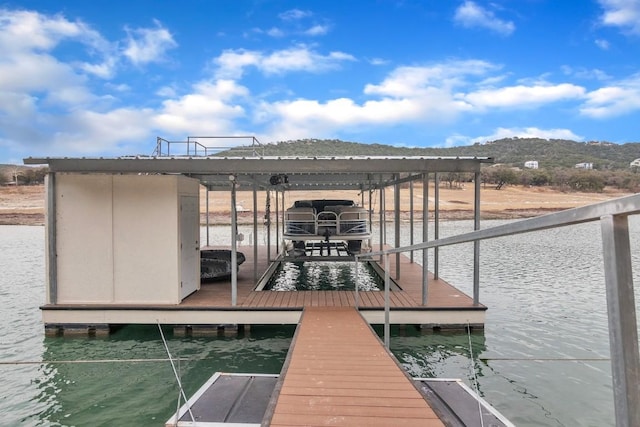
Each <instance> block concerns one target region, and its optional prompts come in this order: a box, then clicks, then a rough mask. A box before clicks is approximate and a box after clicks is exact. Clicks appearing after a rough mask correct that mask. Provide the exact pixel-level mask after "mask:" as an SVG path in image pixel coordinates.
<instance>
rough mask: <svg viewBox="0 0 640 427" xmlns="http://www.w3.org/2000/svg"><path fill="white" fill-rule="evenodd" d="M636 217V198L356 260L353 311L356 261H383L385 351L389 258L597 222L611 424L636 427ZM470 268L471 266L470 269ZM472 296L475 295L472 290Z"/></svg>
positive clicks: (639, 390) (639, 204)
mask: <svg viewBox="0 0 640 427" xmlns="http://www.w3.org/2000/svg"><path fill="white" fill-rule="evenodd" d="M639 213H640V193H639V194H635V195H632V196H628V197H622V198H619V199H614V200H609V201H606V202H601V203H596V204H593V205H589V206H584V207H580V208H575V209H568V210H565V211H561V212H556V213H552V214H548V215H543V216H539V217H535V218H530V219H525V220H520V221H516V222H512V223H509V224H504V225H500V226H496V227H491V228H487V229H484V230H476V231H472V232H469V233H464V234H459V235H456V236H451V237H447V238H442V239H437V240H432V241H429V242H423V243H419V244H415V245H410V246H404V247H398V248H391V249H387V250H382V251H378V252H370V253H367V254H361V255H357V256H356V257H355V261H356V293H355V300H356V308H357V307H358V291H357V289H358V288H357V283H358V269H359V268H358V262H359V261H360V260H370V259H372V258H373V257H378V256H381V257H383V259H384V271H385V286H384V301H385V307H384V313H385V314H384V318H385V325H384V344H385V346H386V347H387V348H388V347H389V317H390V302H389V287H390V277H389V256H390V255H391V254H397V253H402V252H409V251H416V250H425V251H426V250H427V249H431V248H439V247H441V246H449V245H457V244H460V243H468V242H479V241H482V240H486V239H493V238H498V237H506V236H512V235H515V234H522V233H530V232H534V231H541V230H547V229H551V228H559V227H565V226H570V225H576V224H582V223H586V222H594V221H600V228H601V232H602V250H603V259H604V278H605V287H606V297H607V316H608V323H609V342H610V349H611V361H612V363H611V364H612V368H611V369H612V377H613V393H614V402H615V414H616V425H617V426H624V427H633V426H640V354H639V352H638V327H637V320H636V306H635V298H634V289H633V271H632V263H631V245H630V239H629V222H628V217H629V216H630V215H637V214H639ZM476 262H477V261H476ZM476 267H477V266H475V265H474V268H476ZM423 291H424V290H423ZM475 292H476V290H475V289H474V293H475ZM474 300H475V301H477V300H478V295H474Z"/></svg>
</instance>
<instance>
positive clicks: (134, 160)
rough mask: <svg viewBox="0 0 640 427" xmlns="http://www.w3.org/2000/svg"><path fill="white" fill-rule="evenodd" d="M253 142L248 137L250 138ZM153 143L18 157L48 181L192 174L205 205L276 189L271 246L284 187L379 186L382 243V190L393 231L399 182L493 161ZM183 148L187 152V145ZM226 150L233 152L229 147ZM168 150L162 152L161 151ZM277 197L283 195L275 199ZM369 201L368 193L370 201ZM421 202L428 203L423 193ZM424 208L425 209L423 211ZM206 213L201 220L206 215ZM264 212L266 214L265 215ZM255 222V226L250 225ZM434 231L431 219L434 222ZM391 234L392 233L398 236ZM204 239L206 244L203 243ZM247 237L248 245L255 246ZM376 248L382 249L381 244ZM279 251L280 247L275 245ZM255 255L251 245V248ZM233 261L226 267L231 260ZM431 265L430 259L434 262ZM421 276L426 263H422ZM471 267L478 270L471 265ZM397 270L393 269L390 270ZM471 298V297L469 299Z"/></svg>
mask: <svg viewBox="0 0 640 427" xmlns="http://www.w3.org/2000/svg"><path fill="white" fill-rule="evenodd" d="M198 138H200V139H201V138H203V137H190V138H189V140H188V142H187V147H188V146H189V145H188V144H191V140H192V139H193V141H197V140H198ZM252 140H255V138H253V139H252ZM158 141H159V142H158V144H159V146H158V148H157V150H156V151H157V152H156V153H155V154H156V155H154V156H128V157H119V158H31V157H30V158H27V159H24V163H25V164H30V165H35V164H47V165H48V166H49V172H50V173H49V178H50V182H51V183H53V182H54V181H55V175H56V174H57V173H88V174H103V173H107V174H109V173H111V174H183V175H186V176H190V177H192V178H196V179H198V180H199V181H200V182H201V184H202V185H204V186H205V187H206V188H207V206H208V205H209V203H208V192H209V191H231V192H232V196H235V191H236V190H237V188H239V187H242V188H251V189H253V191H254V206H255V205H256V201H255V193H256V192H257V191H266V192H267V194H270V192H271V191H275V194H276V236H275V242H276V248H277V247H278V243H279V236H280V235H281V230H279V221H280V219H279V218H278V215H279V214H280V213H281V212H284V208H282V210H280V206H279V202H280V200H279V199H280V197H279V194H280V193H283V192H284V191H288V192H293V191H313V190H357V191H360V192H364V191H369V192H370V193H371V191H374V190H378V191H379V193H380V206H379V208H380V213H379V214H380V224H381V227H380V233H381V242H380V243H381V245H382V244H384V241H385V240H386V218H385V215H386V209H385V203H386V201H385V188H387V187H394V188H396V191H395V197H396V201H395V202H394V205H395V206H394V211H395V215H394V217H395V218H394V221H395V222H396V230H397V228H398V224H399V221H400V218H399V212H398V209H399V187H400V184H403V183H408V182H412V181H415V180H420V179H422V180H423V183H424V184H428V177H429V174H435V177H436V180H437V176H438V173H440V172H464V173H473V174H475V176H476V179H477V177H478V176H479V173H480V168H481V166H482V165H483V164H490V163H493V159H492V158H490V157H420V156H409V157H396V156H389V157H387V156H351V157H337V156H331V157H329V156H316V157H265V156H250V157H237V156H233V157H231V156H210V155H206V156H205V155H196V153H205V152H206V151H204V150H201V151H199V152H196V151H195V150H192V151H190V152H189V153H190V154H189V155H175V156H174V155H171V156H166V155H163V154H165V153H163V151H162V149H161V148H159V147H160V145H161V144H162V142H163V141H165V142H166V140H164V139H162V138H159V140H158ZM187 151H188V150H187ZM232 153H233V152H232ZM166 154H168V153H166ZM274 176H277V177H286V179H283V180H278V182H277V183H276V184H275V185H274V180H272V178H273V177H274ZM475 186H476V188H477V190H476V197H477V198H479V183H476V184H475ZM49 189H50V191H51V192H53V191H55V189H54V188H53V185H52V184H50V185H49ZM437 194H438V193H437V187H436V218H437V216H438V212H437V209H438V208H437V206H438V200H437V197H438V196H437ZM52 197H53V196H52V195H51V194H50V195H49V206H48V207H49V210H48V221H49V228H48V230H49V231H48V239H49V242H50V243H49V245H50V248H54V250H49V251H48V253H49V255H48V263H49V280H48V283H49V291H50V292H51V294H52V299H51V301H55V292H56V286H57V273H56V271H57V269H56V266H57V257H56V253H55V241H56V227H55V216H56V206H55V203H53V202H52V201H51V198H52ZM282 200H283V202H284V197H282ZM370 203H371V198H370ZM424 203H425V205H424V207H426V208H428V205H427V201H426V198H425V200H424ZM475 206H476V208H478V207H479V206H480V201H479V199H478V200H476V202H475ZM231 212H232V221H233V224H232V243H233V244H232V254H236V251H237V248H236V238H237V234H236V226H235V221H236V219H237V213H236V212H235V203H232V206H231ZM426 212H427V209H425V213H426ZM208 214H209V213H208V212H207V221H208V217H209V215H208ZM475 214H476V219H477V221H478V220H479V210H478V209H477V210H476V213H475ZM268 216H269V217H270V213H269V214H268ZM427 220H428V214H425V215H424V219H423V227H424V228H425V229H426V228H427ZM266 221H267V245H268V246H269V249H268V261H269V262H270V261H271V260H272V257H271V253H270V251H271V248H270V247H271V220H270V218H267V219H266ZM256 222H257V217H256V210H255V209H254V224H255V223H256ZM255 227H256V226H255V225H254V228H255ZM436 230H437V224H436ZM397 234H398V233H396V235H397ZM207 243H208V242H207ZM255 244H256V243H255V242H254V246H255ZM395 245H396V246H398V245H399V240H398V237H396V241H395ZM381 249H382V246H381ZM277 250H279V248H278V249H277ZM254 253H255V248H254ZM256 262H257V256H256V257H254V263H256ZM232 265H233V264H232ZM436 265H437V260H436ZM423 269H424V274H425V276H426V270H427V266H426V263H425V265H424V266H423ZM476 270H477V269H476ZM396 275H399V272H396ZM475 297H476V298H475V300H476V301H477V296H475ZM236 298H237V277H236V275H235V274H232V305H235V304H236ZM423 302H424V304H426V295H425V297H424V298H423Z"/></svg>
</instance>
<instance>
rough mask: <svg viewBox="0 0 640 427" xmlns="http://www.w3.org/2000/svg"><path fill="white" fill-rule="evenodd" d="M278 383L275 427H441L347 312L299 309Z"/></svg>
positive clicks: (379, 345)
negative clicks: (306, 426) (301, 426)
mask: <svg viewBox="0 0 640 427" xmlns="http://www.w3.org/2000/svg"><path fill="white" fill-rule="evenodd" d="M280 378H281V383H280V384H279V385H278V386H276V391H277V390H278V388H279V393H277V392H276V393H274V396H273V397H272V407H271V410H272V412H271V413H269V412H268V413H267V415H266V417H265V422H266V424H269V425H271V426H274V427H275V426H294V425H295V426H300V425H314V426H324V425H331V426H367V427H374V426H390V425H393V426H403V425H406V426H442V425H443V423H442V422H441V421H440V419H439V418H438V416H437V415H436V414H435V412H434V411H433V409H432V408H431V407H430V406H429V404H428V403H427V402H426V401H425V399H424V398H423V396H422V395H421V394H420V392H419V391H418V390H417V389H416V387H415V386H414V384H413V382H412V380H411V379H410V378H409V377H408V376H407V374H406V373H405V372H404V371H403V370H402V368H401V367H400V366H399V365H398V364H397V363H396V361H395V359H394V358H393V357H392V356H391V354H390V353H389V352H388V351H387V349H385V348H384V346H383V345H382V343H381V342H380V340H379V338H378V337H377V336H376V335H375V333H374V332H373V330H372V329H371V327H370V326H369V325H368V324H367V322H366V321H365V320H364V319H363V317H362V316H361V315H360V314H359V313H358V311H356V309H355V308H353V307H351V308H348V307H305V309H304V313H303V315H302V321H301V323H300V325H299V326H298V329H297V331H296V335H295V338H294V342H293V344H292V346H291V350H290V353H289V355H288V356H287V361H286V362H285V366H284V368H283V370H282V374H281V376H280ZM269 417H270V419H269ZM263 425H264V423H263Z"/></svg>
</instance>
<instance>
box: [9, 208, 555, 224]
mask: <svg viewBox="0 0 640 427" xmlns="http://www.w3.org/2000/svg"><path fill="white" fill-rule="evenodd" d="M562 210H565V208H526V209H504V210H493V211H481V212H480V219H481V220H491V219H507V220H508V219H524V218H532V217H536V216H540V215H544V214H548V213H553V212H559V211H562ZM229 215H230V213H229V212H226V213H225V212H216V213H210V214H209V225H210V226H217V225H223V226H228V225H231V220H230V218H229ZM386 215H387V222H388V223H389V222H393V211H386ZM377 216H378V215H374V219H373V223H378V222H379V221H378V220H377V218H376V217H377ZM257 217H258V224H259V225H260V224H263V223H264V221H263V218H264V212H258V215H257ZM473 218H474V213H473V211H472V210H468V209H448V210H441V211H440V220H442V221H463V220H472V219H473ZM409 219H410V213H409V211H404V210H403V211H401V212H400V221H401V222H408V221H409ZM429 220H430V221H432V220H433V211H429ZM414 221H415V222H416V223H417V222H418V221H422V211H421V210H420V211H414ZM272 223H274V224H275V218H274V219H272ZM251 224H253V214H252V213H251V212H240V213H238V225H251ZM2 225H26V226H44V212H30V213H26V212H0V226H2ZM200 225H201V226H205V225H206V214H205V213H203V212H201V213H200Z"/></svg>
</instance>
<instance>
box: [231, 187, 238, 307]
mask: <svg viewBox="0 0 640 427" xmlns="http://www.w3.org/2000/svg"><path fill="white" fill-rule="evenodd" d="M231 180H232V181H231V305H232V306H234V307H235V306H236V305H237V303H238V248H237V240H238V218H237V217H238V213H237V211H236V179H235V177H234V176H232V177H231Z"/></svg>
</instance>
